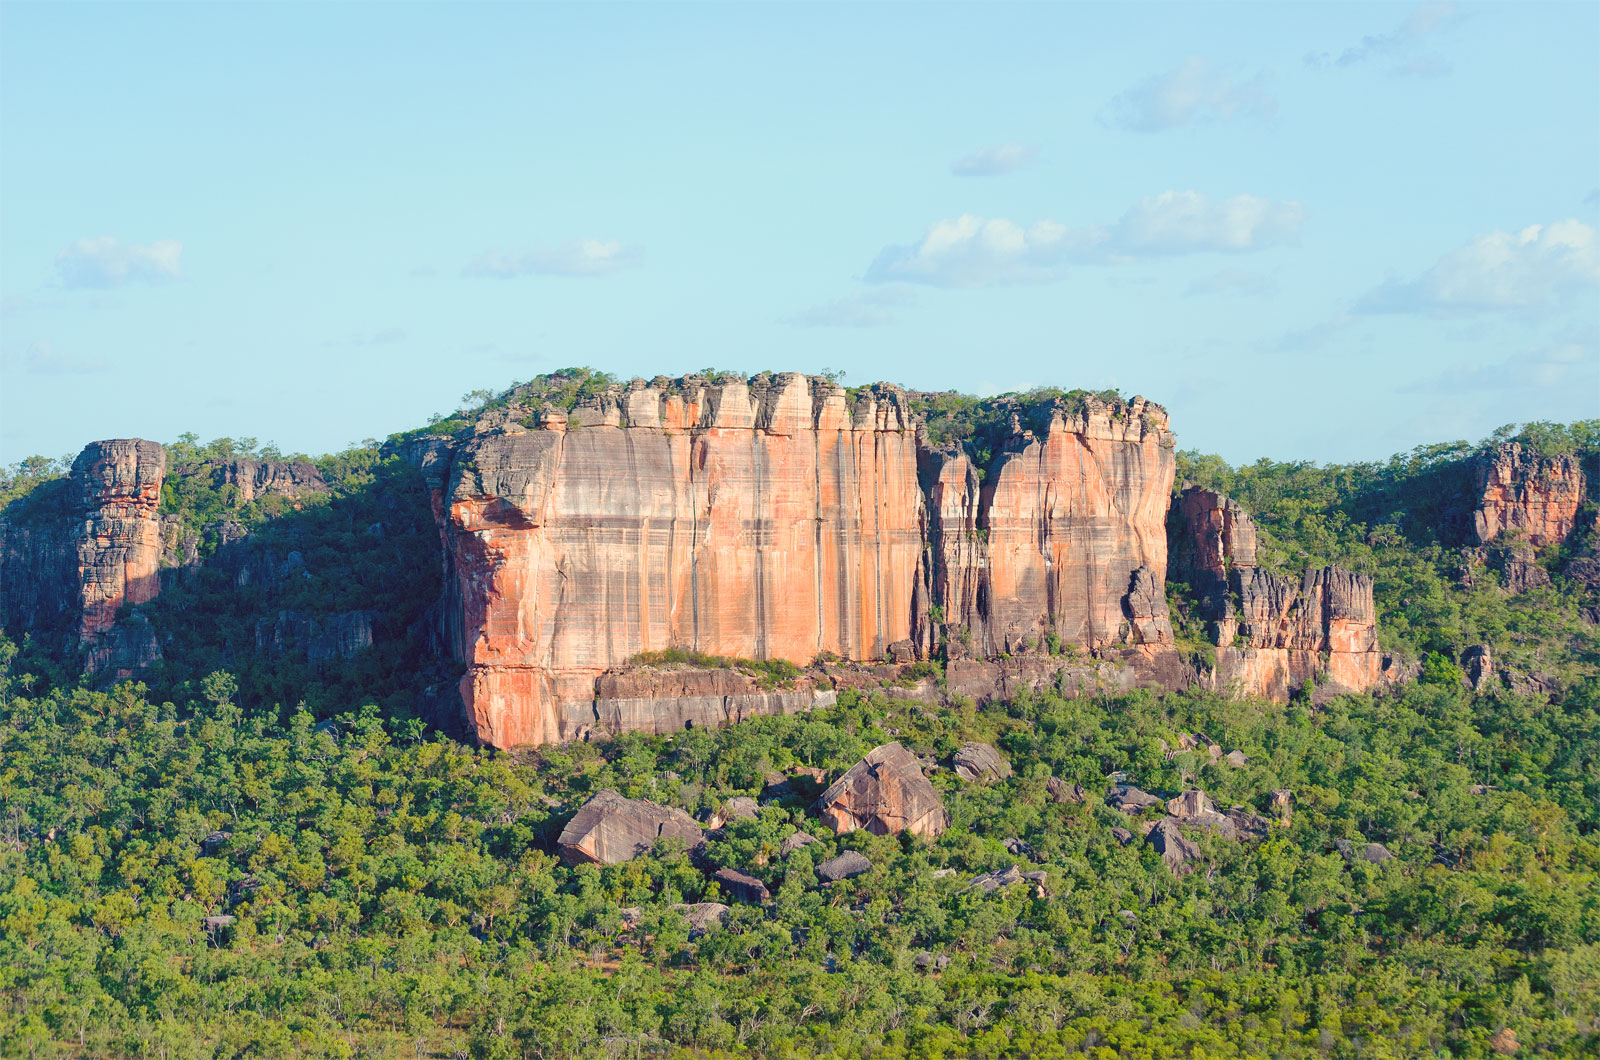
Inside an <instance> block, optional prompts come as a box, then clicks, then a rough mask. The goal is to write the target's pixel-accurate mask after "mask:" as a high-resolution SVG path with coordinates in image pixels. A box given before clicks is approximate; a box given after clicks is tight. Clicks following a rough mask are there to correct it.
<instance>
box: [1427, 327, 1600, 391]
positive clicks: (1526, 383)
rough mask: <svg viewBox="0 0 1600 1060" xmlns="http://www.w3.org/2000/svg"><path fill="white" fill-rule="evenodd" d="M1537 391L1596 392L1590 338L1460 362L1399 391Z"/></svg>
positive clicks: (1595, 356)
mask: <svg viewBox="0 0 1600 1060" xmlns="http://www.w3.org/2000/svg"><path fill="white" fill-rule="evenodd" d="M1517 390H1520V391H1531V392H1536V393H1540V394H1554V393H1557V392H1571V393H1578V394H1590V395H1593V394H1595V393H1597V392H1600V349H1597V348H1596V346H1595V342H1594V340H1593V339H1592V338H1589V339H1587V340H1584V339H1580V338H1576V337H1570V338H1569V339H1567V340H1558V341H1556V342H1554V343H1552V344H1550V345H1548V346H1545V347H1543V348H1542V349H1537V350H1530V351H1527V352H1524V353H1517V354H1512V355H1511V356H1510V357H1507V358H1506V359H1505V360H1503V361H1493V362H1488V363H1480V364H1468V365H1463V366H1461V367H1460V368H1452V369H1451V370H1450V371H1448V372H1444V373H1442V374H1440V375H1436V376H1431V377H1429V378H1427V379H1418V380H1415V381H1414V382H1411V383H1407V384H1406V385H1405V386H1403V387H1401V388H1400V393H1402V394H1469V393H1494V394H1503V393H1506V392H1508V391H1517Z"/></svg>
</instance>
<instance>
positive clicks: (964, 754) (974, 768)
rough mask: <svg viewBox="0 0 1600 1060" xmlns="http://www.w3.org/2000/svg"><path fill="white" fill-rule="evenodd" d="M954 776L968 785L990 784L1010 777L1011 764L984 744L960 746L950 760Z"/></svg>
mask: <svg viewBox="0 0 1600 1060" xmlns="http://www.w3.org/2000/svg"><path fill="white" fill-rule="evenodd" d="M951 767H952V768H953V769H955V771H956V776H958V777H960V778H961V779H962V780H965V781H967V782H968V783H969V784H992V783H995V782H996V781H1001V780H1004V779H1006V778H1007V777H1009V776H1010V775H1011V763H1010V762H1007V761H1006V760H1005V758H1003V757H1002V756H1001V754H1000V752H999V751H996V750H995V749H994V748H993V747H990V746H989V745H988V744H986V743H966V744H962V745H961V747H960V749H959V750H957V751H956V753H955V755H954V757H953V758H952V760H951Z"/></svg>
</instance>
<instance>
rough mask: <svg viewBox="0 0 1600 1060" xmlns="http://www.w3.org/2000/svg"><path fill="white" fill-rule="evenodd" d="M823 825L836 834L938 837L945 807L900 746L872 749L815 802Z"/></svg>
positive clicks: (945, 821) (944, 822)
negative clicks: (854, 832)
mask: <svg viewBox="0 0 1600 1060" xmlns="http://www.w3.org/2000/svg"><path fill="white" fill-rule="evenodd" d="M817 809H818V811H819V812H820V813H821V815H822V823H823V824H825V825H827V826H828V827H829V828H832V829H833V830H834V831H835V832H837V833H839V834H841V835H842V834H844V833H845V832H853V831H855V830H856V829H858V828H860V829H865V830H866V831H868V832H871V833H873V834H874V835H898V834H900V833H901V832H910V833H911V834H912V835H920V836H936V835H939V834H940V833H941V832H943V831H944V830H945V827H946V826H947V825H948V824H949V815H948V814H946V813H945V809H944V803H943V802H941V801H940V800H939V793H938V792H936V791H934V790H933V785H932V784H930V783H928V778H927V777H925V776H923V774H922V767H921V766H920V765H919V764H918V763H917V760H916V758H915V757H914V756H913V755H912V754H911V752H910V751H907V750H906V749H905V748H904V747H902V746H901V745H900V744H899V743H886V744H884V745H883V746H881V747H875V748H873V749H872V751H871V752H869V753H868V754H867V756H866V757H865V758H863V759H862V760H861V761H859V762H857V763H856V764H855V765H854V766H851V767H850V769H849V770H848V771H846V773H845V774H844V776H842V777H840V778H839V779H838V780H836V781H834V783H833V785H832V786H831V787H830V788H828V790H827V791H824V792H823V793H822V795H821V796H820V797H819V798H818V799H817Z"/></svg>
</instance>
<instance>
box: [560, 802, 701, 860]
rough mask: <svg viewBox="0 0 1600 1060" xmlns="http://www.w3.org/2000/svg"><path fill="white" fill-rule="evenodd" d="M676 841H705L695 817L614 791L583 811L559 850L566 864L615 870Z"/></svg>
mask: <svg viewBox="0 0 1600 1060" xmlns="http://www.w3.org/2000/svg"><path fill="white" fill-rule="evenodd" d="M669 836H676V837H678V838H680V839H682V840H683V841H684V842H685V843H687V844H688V845H689V846H690V847H696V846H699V845H700V844H701V843H704V842H705V833H703V832H702V831H701V830H700V826H699V825H698V824H696V823H695V820H694V818H692V817H690V816H689V815H688V814H686V813H684V812H683V811H682V810H679V809H675V808H673V807H670V806H658V805H656V804H655V803H653V802H648V801H646V800H644V799H625V798H623V797H622V795H621V794H620V793H618V792H616V791H613V790H612V789H610V788H606V789H605V790H604V791H601V792H599V793H597V794H596V795H595V796H594V797H593V798H591V799H590V800H589V801H588V802H586V803H584V804H583V806H582V807H580V808H579V810H578V813H577V815H576V816H575V817H573V818H572V820H571V821H568V822H567V826H566V827H565V828H563V829H562V830H561V836H560V838H559V839H557V840H556V848H557V849H558V850H559V851H560V852H561V857H562V860H564V861H565V862H566V863H567V864H568V865H583V864H588V863H598V864H602V865H615V864H618V863H619V862H623V861H629V860H632V859H633V858H635V857H638V856H639V855H640V854H643V853H644V852H645V851H647V850H649V849H650V848H651V847H652V846H653V845H655V842H656V840H657V839H662V838H665V837H669Z"/></svg>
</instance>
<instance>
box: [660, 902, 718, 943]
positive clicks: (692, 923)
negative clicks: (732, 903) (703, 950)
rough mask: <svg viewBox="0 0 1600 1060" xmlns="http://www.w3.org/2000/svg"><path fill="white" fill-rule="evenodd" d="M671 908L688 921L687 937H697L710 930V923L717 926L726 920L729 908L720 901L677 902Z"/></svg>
mask: <svg viewBox="0 0 1600 1060" xmlns="http://www.w3.org/2000/svg"><path fill="white" fill-rule="evenodd" d="M672 908H674V909H676V910H677V911H678V912H680V913H682V914H683V919H685V920H687V921H688V922H689V937H690V938H691V939H697V938H699V937H700V936H701V935H704V934H705V933H706V932H708V931H710V930H711V925H713V924H715V925H716V926H717V927H721V926H722V925H724V924H726V923H727V922H728V913H729V912H730V910H729V909H728V907H727V906H725V905H723V904H722V903H721V902H695V903H694V904H692V905H689V904H679V905H675V906H673V907H672Z"/></svg>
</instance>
